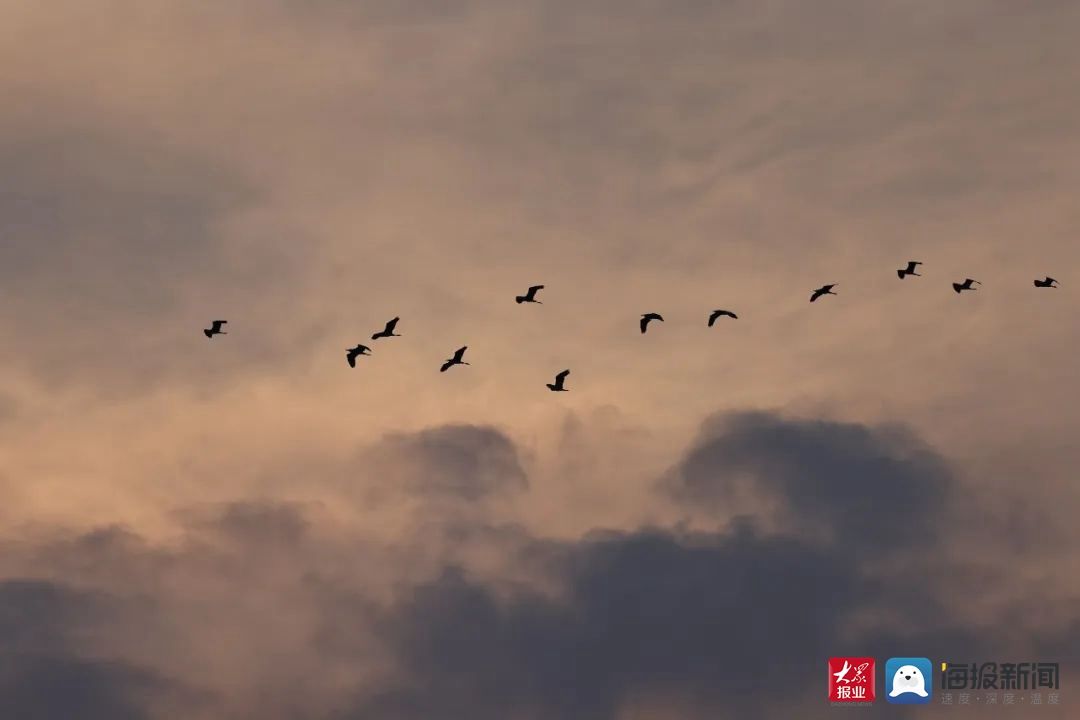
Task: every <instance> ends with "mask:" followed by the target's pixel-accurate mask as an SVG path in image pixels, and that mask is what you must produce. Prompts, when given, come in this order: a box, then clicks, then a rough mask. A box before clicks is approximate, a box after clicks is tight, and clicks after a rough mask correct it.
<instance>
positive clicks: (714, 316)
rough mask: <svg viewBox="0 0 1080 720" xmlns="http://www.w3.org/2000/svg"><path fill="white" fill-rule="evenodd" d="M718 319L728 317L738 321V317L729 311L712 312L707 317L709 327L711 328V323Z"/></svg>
mask: <svg viewBox="0 0 1080 720" xmlns="http://www.w3.org/2000/svg"><path fill="white" fill-rule="evenodd" d="M720 317H729V318H734V319H735V320H738V319H739V316H738V315H736V314H735V313H733V312H731V311H730V310H713V311H712V315H710V316H709V327H712V326H713V323H714V322H716V319H717V318H720Z"/></svg>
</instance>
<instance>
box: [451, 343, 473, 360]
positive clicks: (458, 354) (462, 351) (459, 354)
mask: <svg viewBox="0 0 1080 720" xmlns="http://www.w3.org/2000/svg"><path fill="white" fill-rule="evenodd" d="M468 349H469V346H468V345H466V346H464V347H459V348H458V349H457V352H456V353H454V359H455V360H459V361H460V360H461V358H463V357H464V356H465V351H466V350H468Z"/></svg>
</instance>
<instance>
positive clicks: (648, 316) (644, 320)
mask: <svg viewBox="0 0 1080 720" xmlns="http://www.w3.org/2000/svg"><path fill="white" fill-rule="evenodd" d="M653 320H659V321H660V322H664V318H662V317H661V316H660V313H645V314H644V315H642V316H641V323H640V324H641V333H642V334H643V335H644V334H645V329H646V328H648V327H649V323H650V322H652V321H653Z"/></svg>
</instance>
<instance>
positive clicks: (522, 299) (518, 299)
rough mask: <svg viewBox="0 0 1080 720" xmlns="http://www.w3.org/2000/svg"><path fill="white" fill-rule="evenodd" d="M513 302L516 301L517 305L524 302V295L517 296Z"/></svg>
mask: <svg viewBox="0 0 1080 720" xmlns="http://www.w3.org/2000/svg"><path fill="white" fill-rule="evenodd" d="M514 300H516V301H517V304H518V305H520V304H521V303H523V302H525V296H524V295H518V296H517V297H516V298H514Z"/></svg>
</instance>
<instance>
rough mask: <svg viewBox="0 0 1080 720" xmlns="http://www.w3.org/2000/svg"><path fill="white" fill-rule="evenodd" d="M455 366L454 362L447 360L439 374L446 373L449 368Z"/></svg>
mask: <svg viewBox="0 0 1080 720" xmlns="http://www.w3.org/2000/svg"><path fill="white" fill-rule="evenodd" d="M453 364H454V361H453V360H447V361H446V362H444V363H443V364H442V367H441V368H439V372H446V370H447V368H449V367H450V366H451V365H453Z"/></svg>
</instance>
